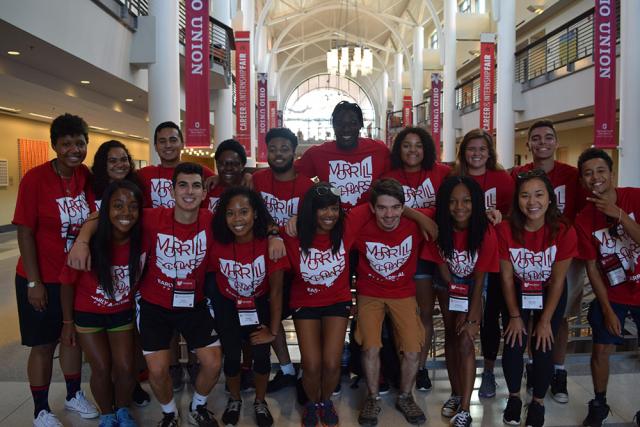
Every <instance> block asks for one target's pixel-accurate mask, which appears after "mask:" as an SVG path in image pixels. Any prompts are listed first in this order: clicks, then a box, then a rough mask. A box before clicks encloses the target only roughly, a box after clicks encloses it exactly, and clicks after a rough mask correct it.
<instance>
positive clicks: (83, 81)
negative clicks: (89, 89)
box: [80, 80, 91, 85]
mask: <svg viewBox="0 0 640 427" xmlns="http://www.w3.org/2000/svg"><path fill="white" fill-rule="evenodd" d="M80 83H82V84H83V85H89V84H91V80H80Z"/></svg>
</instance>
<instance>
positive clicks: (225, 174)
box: [202, 139, 247, 214]
mask: <svg viewBox="0 0 640 427" xmlns="http://www.w3.org/2000/svg"><path fill="white" fill-rule="evenodd" d="M214 158H215V160H216V169H217V171H218V176H217V178H218V179H217V183H216V185H215V186H214V187H213V188H212V189H210V190H209V192H208V193H207V196H206V197H205V199H204V201H203V202H202V207H203V208H207V209H209V210H210V211H211V213H214V214H215V212H216V208H217V207H218V201H219V200H220V196H221V195H222V193H223V192H224V191H225V190H226V189H227V188H229V187H233V186H236V185H242V178H243V176H244V175H243V173H244V167H245V165H246V164H247V153H246V152H245V151H244V147H243V146H242V144H240V143H239V142H238V141H236V140H235V139H227V140H224V141H222V142H221V143H220V144H219V145H218V148H216V152H215V154H214Z"/></svg>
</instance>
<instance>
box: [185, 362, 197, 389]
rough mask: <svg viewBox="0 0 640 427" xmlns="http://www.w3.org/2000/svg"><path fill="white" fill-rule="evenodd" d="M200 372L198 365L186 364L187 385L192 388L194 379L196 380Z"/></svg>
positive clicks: (194, 382)
mask: <svg viewBox="0 0 640 427" xmlns="http://www.w3.org/2000/svg"><path fill="white" fill-rule="evenodd" d="M199 372H200V364H199V363H188V364H187V375H188V376H189V383H190V384H191V385H192V386H195V385H196V378H198V373H199Z"/></svg>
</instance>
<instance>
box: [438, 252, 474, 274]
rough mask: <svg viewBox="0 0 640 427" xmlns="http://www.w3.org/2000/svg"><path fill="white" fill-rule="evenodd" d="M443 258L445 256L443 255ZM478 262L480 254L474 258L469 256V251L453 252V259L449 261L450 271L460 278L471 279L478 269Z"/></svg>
mask: <svg viewBox="0 0 640 427" xmlns="http://www.w3.org/2000/svg"><path fill="white" fill-rule="evenodd" d="M441 256H442V258H443V259H444V255H443V254H442V253H441ZM477 261H478V253H477V252H476V254H475V255H474V256H473V257H472V256H471V255H469V251H459V250H457V249H454V250H453V254H452V255H451V258H448V259H447V264H448V265H449V270H451V273H453V274H455V275H456V276H458V277H469V276H470V275H471V273H473V269H474V268H476V262H477Z"/></svg>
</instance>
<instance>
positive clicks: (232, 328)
mask: <svg viewBox="0 0 640 427" xmlns="http://www.w3.org/2000/svg"><path fill="white" fill-rule="evenodd" d="M255 305H256V309H257V311H258V319H259V320H260V323H261V324H263V325H265V326H267V327H268V326H269V300H268V298H267V297H266V296H262V297H259V298H256V300H255ZM213 307H214V311H215V314H216V320H217V327H218V336H219V337H220V344H222V354H223V355H224V368H223V369H224V374H225V376H227V377H235V376H236V375H239V374H240V366H241V357H242V341H243V340H244V341H246V342H249V335H250V334H251V332H253V331H254V330H255V329H256V327H255V326H240V320H239V319H238V311H237V310H236V305H235V301H232V300H230V299H227V298H225V297H224V296H222V295H221V294H220V293H219V292H216V293H215V295H214V299H213ZM251 350H252V356H253V372H255V373H256V374H262V375H265V374H268V373H269V372H270V371H271V344H259V345H252V346H251Z"/></svg>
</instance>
